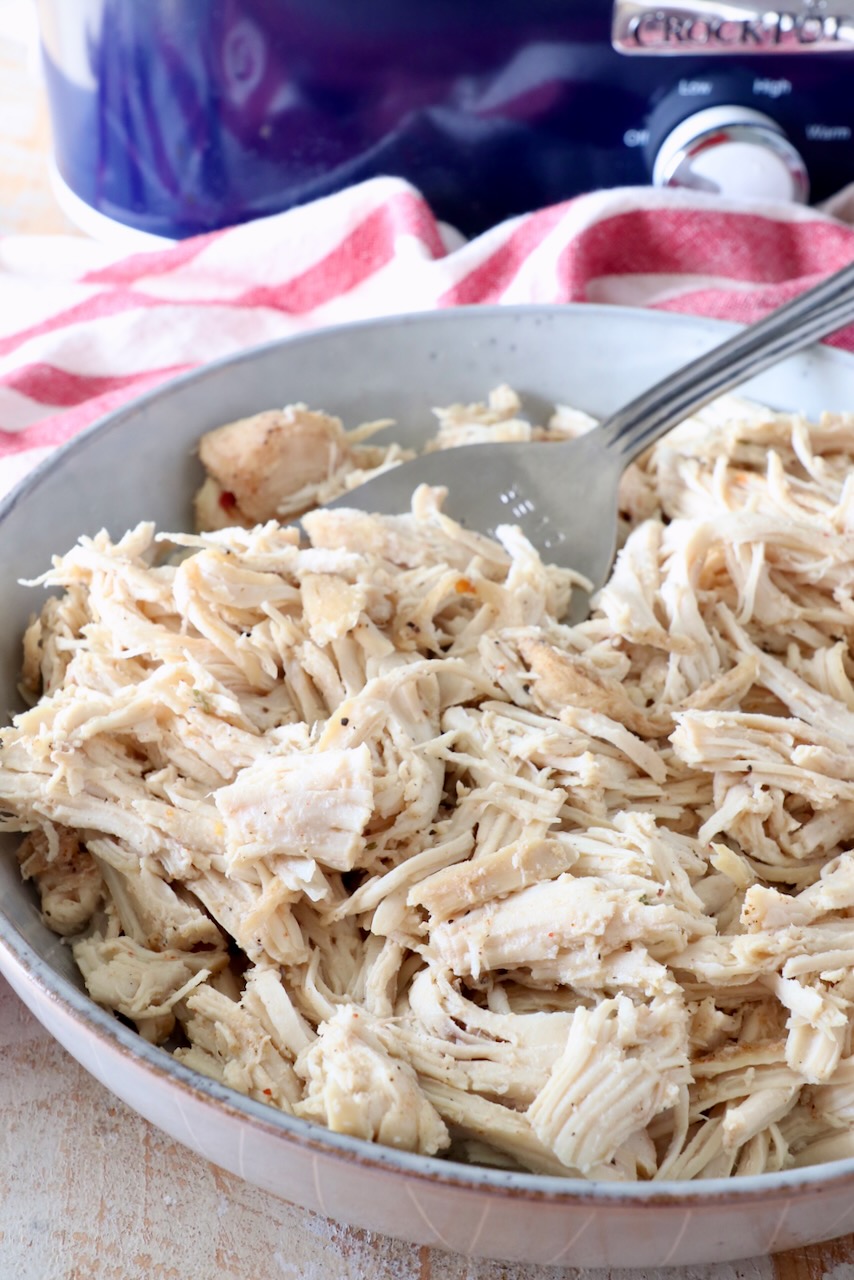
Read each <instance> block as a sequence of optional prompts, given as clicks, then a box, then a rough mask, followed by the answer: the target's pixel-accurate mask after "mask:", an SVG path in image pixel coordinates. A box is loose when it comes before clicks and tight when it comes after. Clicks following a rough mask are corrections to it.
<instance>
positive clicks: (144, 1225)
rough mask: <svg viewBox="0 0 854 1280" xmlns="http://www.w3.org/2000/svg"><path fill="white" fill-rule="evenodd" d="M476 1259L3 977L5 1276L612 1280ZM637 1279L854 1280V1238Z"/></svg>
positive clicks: (2, 69)
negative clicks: (257, 1147) (211, 1154)
mask: <svg viewBox="0 0 854 1280" xmlns="http://www.w3.org/2000/svg"><path fill="white" fill-rule="evenodd" d="M28 15H29V9H28V6H27V4H26V3H25V0H0V233H15V232H23V233H38V234H51V233H66V234H67V233H68V232H69V230H73V228H71V227H70V226H69V224H68V222H67V221H66V219H65V217H64V216H63V214H62V212H61V211H60V210H59V209H58V208H57V206H56V203H55V201H54V199H53V196H52V194H51V191H50V187H49V184H48V180H47V164H46V160H47V155H48V151H49V145H50V142H49V124H48V118H47V111H46V108H45V104H44V100H43V96H42V91H41V87H40V84H39V81H38V76H37V75H36V74H34V71H33V67H32V62H33V59H32V56H31V54H30V53H28V51H27V47H26V43H25V41H24V39H22V36H23V35H24V34H25V30H24V28H25V25H26V21H27V18H28ZM607 1274H608V1273H606V1272H595V1271H585V1272H582V1271H577V1270H572V1269H564V1268H554V1267H547V1268H545V1267H526V1266H516V1265H512V1264H506V1263H498V1262H478V1261H473V1260H470V1259H466V1258H462V1257H458V1256H452V1255H449V1254H446V1253H443V1252H441V1251H438V1250H434V1249H428V1248H416V1247H413V1246H411V1245H407V1244H402V1243H400V1242H397V1241H393V1240H388V1239H385V1238H383V1237H379V1236H374V1235H371V1234H369V1233H367V1232H361V1231H353V1230H349V1229H347V1228H344V1227H340V1226H338V1225H336V1224H335V1223H333V1222H329V1221H327V1220H326V1219H323V1218H319V1217H316V1216H314V1215H311V1214H307V1213H305V1212H303V1211H302V1210H299V1209H295V1208H294V1207H293V1206H291V1205H288V1204H285V1203H283V1202H282V1201H280V1200H277V1199H276V1198H275V1197H273V1196H271V1195H267V1194H266V1193H264V1192H262V1191H258V1190H256V1189H255V1188H254V1187H251V1186H249V1185H248V1184H246V1183H244V1182H242V1181H240V1180H239V1179H237V1178H234V1177H232V1176H231V1175H230V1174H227V1173H224V1172H223V1171H222V1170H220V1169H217V1168H216V1167H215V1166H214V1165H211V1164H209V1163H207V1162H206V1161H204V1160H202V1159H200V1158H199V1157H198V1156H195V1155H193V1154H192V1153H191V1152H189V1151H188V1150H186V1148H184V1147H181V1146H179V1145H177V1144H176V1143H174V1142H173V1141H171V1139H169V1138H167V1137H165V1136H164V1135H163V1134H162V1133H160V1132H159V1131H158V1130H156V1129H154V1128H153V1127H152V1126H151V1125H150V1124H148V1123H147V1122H146V1121H145V1120H142V1119H141V1118H140V1117H139V1116H137V1115H136V1114H135V1113H134V1112H132V1111H130V1110H129V1109H128V1108H127V1107H126V1106H124V1104H123V1103H121V1102H119V1101H118V1100H117V1099H116V1098H114V1097H113V1096H112V1095H111V1094H109V1093H108V1092H107V1091H106V1090H105V1089H104V1088H103V1087H102V1086H101V1085H100V1084H98V1083H96V1081H94V1080H93V1079H92V1078H91V1077H90V1076H88V1075H87V1074H86V1072H85V1071H83V1069H82V1068H81V1067H79V1066H78V1065H77V1063H76V1062H75V1061H74V1060H73V1059H72V1058H70V1057H69V1056H68V1054H67V1053H66V1052H65V1051H64V1050H63V1049H61V1048H60V1047H59V1045H58V1044H56V1042H55V1041H53V1040H52V1039H51V1038H50V1036H48V1034H47V1033H46V1032H45V1031H44V1030H43V1029H42V1028H41V1027H40V1025H39V1024H38V1023H37V1022H36V1021H35V1019H34V1018H32V1017H31V1015H30V1014H29V1012H28V1011H27V1010H26V1009H25V1008H24V1006H23V1005H22V1004H21V1003H20V1001H19V1000H18V999H17V997H16V996H15V995H14V994H13V993H12V991H11V990H10V989H9V987H8V986H7V984H6V983H5V982H4V981H3V979H2V978H0V1280H361V1278H362V1277H371V1280H557V1278H558V1277H561V1276H568V1275H572V1276H573V1277H577V1280H602V1278H604V1276H605V1275H607ZM620 1274H621V1275H622V1276H623V1277H625V1278H626V1280H657V1277H661V1280H665V1277H666V1280H854V1236H848V1237H846V1238H845V1239H843V1240H839V1241H836V1242H834V1243H832V1244H829V1245H824V1246H820V1247H814V1248H810V1249H801V1250H795V1251H793V1252H791V1253H785V1254H777V1255H776V1256H774V1257H773V1258H754V1259H750V1260H747V1261H745V1262H741V1263H737V1264H732V1265H721V1266H712V1267H696V1268H690V1269H667V1270H662V1271H660V1272H658V1273H650V1272H648V1271H647V1272H645V1273H641V1272H622V1273H620Z"/></svg>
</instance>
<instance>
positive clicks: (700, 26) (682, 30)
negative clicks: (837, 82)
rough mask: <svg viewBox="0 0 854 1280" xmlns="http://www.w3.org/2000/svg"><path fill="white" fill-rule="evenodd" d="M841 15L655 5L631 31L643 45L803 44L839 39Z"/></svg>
mask: <svg viewBox="0 0 854 1280" xmlns="http://www.w3.org/2000/svg"><path fill="white" fill-rule="evenodd" d="M840 29H841V19H839V18H838V17H834V16H833V15H831V14H816V13H775V12H773V11H772V12H768V11H766V12H765V13H763V14H762V15H761V16H759V17H755V18H744V19H732V18H722V17H714V16H709V17H705V16H703V17H698V16H697V14H695V13H685V12H684V11H680V10H678V9H676V10H674V9H655V10H648V11H647V12H646V13H642V14H638V15H637V16H636V17H634V18H633V19H632V20H631V22H630V24H629V35H630V37H631V38H632V39H633V40H634V42H635V44H637V45H639V46H640V47H641V48H645V49H649V48H656V49H661V48H669V49H673V50H674V51H675V49H677V48H679V47H688V48H698V47H699V48H707V49H714V48H722V47H725V48H729V49H733V48H741V49H751V48H761V49H768V48H773V47H774V46H775V45H779V46H784V47H788V48H792V47H793V46H799V47H801V48H806V47H809V46H810V45H823V44H828V43H830V44H833V43H835V42H837V41H838V40H839V36H840Z"/></svg>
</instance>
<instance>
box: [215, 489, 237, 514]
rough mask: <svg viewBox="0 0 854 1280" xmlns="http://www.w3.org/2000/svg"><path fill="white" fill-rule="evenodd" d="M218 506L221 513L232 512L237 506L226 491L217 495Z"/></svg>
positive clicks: (231, 495)
mask: <svg viewBox="0 0 854 1280" xmlns="http://www.w3.org/2000/svg"><path fill="white" fill-rule="evenodd" d="M219 505H220V506H221V507H222V509H223V511H233V510H234V508H235V507H236V506H237V499H236V498H235V496H234V494H233V493H231V492H230V491H229V490H228V489H223V491H222V493H221V494H220V495H219Z"/></svg>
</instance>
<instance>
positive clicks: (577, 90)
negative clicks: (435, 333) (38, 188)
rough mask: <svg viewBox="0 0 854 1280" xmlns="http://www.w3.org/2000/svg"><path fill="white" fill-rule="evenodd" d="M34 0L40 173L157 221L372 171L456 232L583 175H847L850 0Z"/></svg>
mask: <svg viewBox="0 0 854 1280" xmlns="http://www.w3.org/2000/svg"><path fill="white" fill-rule="evenodd" d="M785 2H786V8H785V10H773V11H772V10H768V9H766V8H764V7H763V6H762V5H761V3H759V0H685V3H682V4H676V5H670V4H666V3H664V4H658V3H653V2H650V0H523V2H522V3H520V2H519V0H418V3H407V0H359V3H357V4H354V3H348V2H347V0H75V3H73V4H68V3H67V0H38V6H37V7H38V17H39V28H40V34H41V45H42V51H43V59H44V67H45V76H46V82H47V89H48V95H49V101H50V108H51V118H52V124H53V134H54V159H55V181H56V185H57V190H58V193H59V195H60V197H61V199H62V200H63V201H64V203H65V205H66V207H67V208H69V210H70V211H71V212H72V214H73V215H74V214H75V213H76V214H77V215H78V217H79V218H81V219H82V220H85V219H86V218H87V217H91V219H93V220H103V221H105V222H108V223H111V224H113V225H116V226H121V227H127V228H134V229H136V230H137V231H141V232H147V233H149V234H151V235H154V236H162V237H166V238H169V239H174V238H177V237H183V236H188V235H193V234H196V233H199V232H204V231H208V230H212V229H214V228H217V227H220V226H223V225H227V224H232V223H235V222H240V221H244V220H246V219H249V218H254V217H258V216H259V215H263V214H269V213H273V212H277V211H279V210H282V209H286V208H288V207H290V206H292V205H295V204H300V203H303V202H305V201H308V200H312V199H315V198H317V197H319V196H323V195H326V194H329V193H331V192H334V191H336V190H339V189H340V188H342V187H345V186H347V185H350V184H352V183H355V182H358V181H360V180H362V179H365V178H368V177H371V176H374V175H377V174H394V175H398V176H400V177H403V178H406V179H408V180H410V181H411V182H412V183H413V184H415V186H417V187H418V188H419V189H420V190H421V191H422V192H423V194H424V195H425V197H426V198H427V200H428V201H429V203H430V204H431V207H432V208H433V209H434V211H435V213H436V214H437V216H438V217H439V218H441V219H443V220H445V221H447V222H449V223H451V224H453V225H454V226H456V227H457V228H458V229H459V230H460V231H462V232H463V233H464V234H466V235H471V234H474V233H477V232H479V231H481V230H483V229H484V228H486V227H488V226H490V225H491V224H493V223H496V222H498V221H500V220H502V219H504V218H506V217H508V216H511V215H513V214H518V213H523V212H525V211H527V210H530V209H534V208H538V207H542V206H544V205H547V204H552V203H554V202H556V201H559V200H563V199H565V198H567V197H570V196H572V195H575V194H578V193H579V192H582V191H589V190H592V189H595V188H603V187H613V186H623V185H637V184H644V183H657V184H661V185H676V186H694V187H700V188H702V189H705V190H709V191H723V192H725V193H728V194H735V195H743V196H745V197H752V196H756V197H765V196H770V197H773V198H783V199H792V200H799V201H807V200H812V201H820V200H822V199H824V198H825V197H827V196H829V195H831V194H833V193H834V192H836V191H838V190H839V189H840V188H842V187H843V186H845V184H846V183H848V182H850V181H854V144H853V143H852V129H854V93H852V91H851V87H852V83H854V0H812V2H807V0H785Z"/></svg>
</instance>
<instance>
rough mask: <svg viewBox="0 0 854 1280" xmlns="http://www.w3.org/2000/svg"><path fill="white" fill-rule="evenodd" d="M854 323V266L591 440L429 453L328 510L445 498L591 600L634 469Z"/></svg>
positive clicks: (391, 510)
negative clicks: (522, 540)
mask: <svg viewBox="0 0 854 1280" xmlns="http://www.w3.org/2000/svg"><path fill="white" fill-rule="evenodd" d="M852 321H854V263H851V264H850V265H849V266H847V267H844V268H843V269H842V270H841V271H837V272H835V273H834V274H833V275H831V276H828V277H827V279H826V280H824V281H822V282H821V284H819V285H816V286H815V287H814V288H812V289H808V290H807V291H806V292H805V293H802V294H800V295H799V296H798V297H796V298H794V299H792V300H791V301H790V302H787V303H786V304H785V305H784V306H782V307H779V308H778V309H777V310H776V311H773V312H771V314H770V315H768V316H766V317H765V319H763V320H760V321H759V322H758V323H756V324H753V325H749V326H747V327H746V328H745V329H743V330H742V331H740V332H739V333H737V334H736V335H735V336H734V337H732V338H729V339H728V340H727V341H726V342H722V343H721V344H720V345H719V346H717V347H714V348H713V349H712V350H711V351H709V352H707V353H706V354H705V355H703V356H700V357H699V359H697V360H692V361H691V363H690V364H687V365H685V366H684V367H683V368H682V369H681V370H679V371H677V372H676V373H674V374H670V375H668V376H667V377H666V378H665V379H664V380H663V381H661V382H658V383H656V384H655V385H654V386H653V387H650V389H649V390H648V391H645V392H643V394H642V395H640V396H638V397H637V398H636V399H634V400H632V401H631V402H630V403H629V404H627V405H626V406H625V408H623V409H620V410H619V411H618V412H617V413H615V414H613V415H612V416H611V417H610V418H608V419H607V420H606V421H604V422H603V423H602V424H601V426H599V427H598V428H596V429H594V430H593V431H591V432H589V433H588V434H586V435H583V436H580V437H579V438H577V439H575V440H569V441H561V442H559V443H555V444H543V443H533V444H531V443H524V444H475V445H463V446H460V447H459V448H456V449H453V450H450V451H449V450H442V451H439V452H436V453H428V454H425V455H424V456H422V457H420V458H416V459H415V460H414V461H412V462H405V463H402V464H401V465H400V466H397V467H393V468H391V469H390V470H388V471H385V472H383V473H382V474H381V475H379V476H376V477H375V478H374V479H371V480H367V481H366V482H365V483H364V484H362V485H359V486H357V487H356V488H355V489H352V490H350V492H349V493H347V494H345V495H343V496H342V497H340V498H337V499H336V500H335V501H334V502H331V503H330V504H329V505H330V506H332V507H354V506H355V507H358V508H360V509H361V510H364V511H373V512H377V513H379V514H382V515H392V514H396V513H400V512H403V511H408V510H409V506H410V500H411V497H412V493H413V491H414V490H415V489H416V488H417V487H418V485H421V484H428V485H440V486H447V489H448V497H447V501H446V503H445V510H446V511H447V512H448V514H450V515H451V516H453V517H454V518H455V519H457V520H459V521H460V522H461V523H463V524H465V525H466V526H467V527H468V528H472V529H477V530H480V531H481V532H483V533H492V532H493V531H494V530H495V528H496V526H497V525H500V524H515V525H518V526H519V527H520V528H521V529H522V531H523V532H524V534H525V536H526V537H527V538H529V539H530V541H531V542H532V543H533V544H534V546H535V547H536V548H537V549H538V550H539V551H540V553H541V554H542V556H543V558H544V559H547V560H549V561H551V562H552V563H554V564H560V565H563V566H566V567H568V568H572V569H576V570H577V571H578V572H579V573H580V574H583V575H584V577H585V578H587V579H588V580H589V581H590V583H591V591H590V595H592V594H593V592H595V591H596V590H597V589H598V588H599V587H601V586H602V585H603V584H604V582H605V581H606V579H607V577H608V574H609V572H610V569H611V565H612V563H613V560H614V553H615V550H616V543H617V490H618V487H619V483H620V478H621V476H622V474H623V472H624V470H625V469H626V467H627V466H628V465H629V463H630V462H632V461H634V459H635V458H636V457H637V456H638V455H639V454H640V453H642V452H643V450H644V449H646V448H648V447H649V446H650V445H651V444H653V443H654V442H655V441H656V440H658V439H659V437H660V436H662V435H664V433H665V432H666V431H669V430H670V428H671V427H674V426H676V425H677V424H678V423H679V422H682V421H684V419H685V418H686V417H688V416H689V415H690V414H691V413H693V412H694V411H695V410H697V409H700V408H702V406H703V405H705V404H708V402H709V401H710V400H713V399H714V398H715V396H718V395H721V394H722V393H723V392H725V391H729V390H731V389H732V388H733V387H735V386H737V385H738V384H739V383H741V382H743V381H745V380H746V379H747V378H748V377H752V376H753V375H754V374H757V373H761V372H762V370H763V369H767V368H769V367H770V366H771V365H773V364H776V363H777V362H778V361H780V360H782V359H783V358H784V357H785V356H788V355H792V354H793V353H794V352H796V351H799V350H801V348H803V347H806V346H808V345H809V344H810V343H811V342H816V341H818V339H820V338H824V337H827V335H828V334H832V333H835V332H836V331H837V330H839V329H841V328H844V326H845V325H846V324H849V323H851V322H852ZM852 407H854V406H852ZM590 595H588V593H587V592H585V591H584V590H581V589H578V590H575V591H573V601H572V607H571V611H570V618H571V620H572V621H573V622H577V621H581V620H582V619H583V618H584V617H586V616H587V613H588V611H589V607H590Z"/></svg>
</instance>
